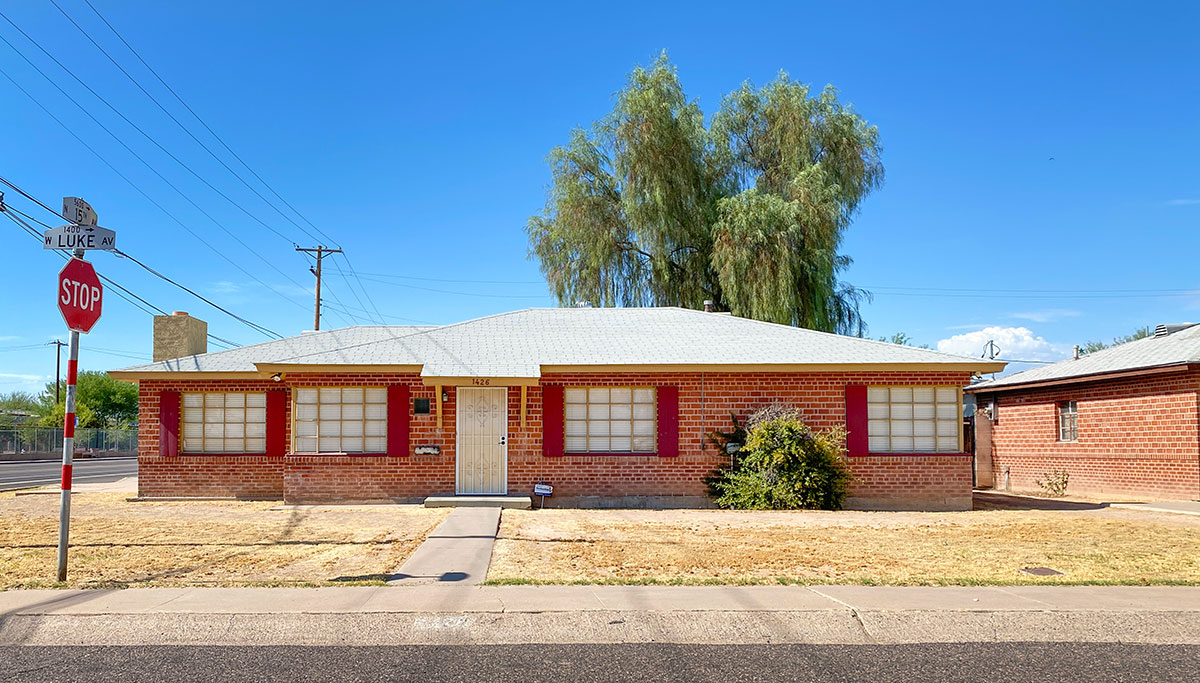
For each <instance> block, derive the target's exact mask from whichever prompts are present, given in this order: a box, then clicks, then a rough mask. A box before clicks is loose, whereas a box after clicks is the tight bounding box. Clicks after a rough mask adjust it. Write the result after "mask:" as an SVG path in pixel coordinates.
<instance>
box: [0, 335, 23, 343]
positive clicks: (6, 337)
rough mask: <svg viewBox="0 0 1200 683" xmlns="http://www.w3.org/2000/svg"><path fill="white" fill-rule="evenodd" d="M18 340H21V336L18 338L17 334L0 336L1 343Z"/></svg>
mask: <svg viewBox="0 0 1200 683" xmlns="http://www.w3.org/2000/svg"><path fill="white" fill-rule="evenodd" d="M18 339H20V337H19V336H17V335H15V334H2V335H0V342H6V341H16V340H18Z"/></svg>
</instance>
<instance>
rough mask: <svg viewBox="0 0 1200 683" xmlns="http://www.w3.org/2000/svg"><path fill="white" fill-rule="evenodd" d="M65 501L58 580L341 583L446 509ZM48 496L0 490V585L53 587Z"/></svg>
mask: <svg viewBox="0 0 1200 683" xmlns="http://www.w3.org/2000/svg"><path fill="white" fill-rule="evenodd" d="M126 495H127V494H120V493H87V494H82V495H77V496H75V497H74V498H73V500H72V504H71V551H70V559H69V566H70V571H69V574H68V578H69V581H68V583H67V585H68V586H72V587H101V586H179V585H187V586H196V585H206V586H207V585H218V586H222V585H223V586H232V585H272V584H280V585H306V584H313V585H343V584H345V583H362V582H367V583H377V582H381V581H382V580H383V579H384V578H385V577H386V576H387V575H388V574H390V573H392V572H394V571H395V570H396V569H397V568H398V567H399V566H400V565H401V564H402V563H403V562H404V560H405V559H407V558H408V556H409V555H410V554H411V553H412V551H413V550H415V549H416V547H417V546H418V545H420V543H421V542H422V541H423V540H424V539H425V536H426V535H428V533H429V532H430V531H431V530H432V529H433V527H434V526H436V525H437V524H438V523H439V522H441V521H442V519H444V518H445V516H446V514H447V510H427V509H425V508H420V507H413V506H372V507H354V506H345V507H337V506H325V507H320V508H315V509H313V508H310V509H298V510H271V508H272V507H275V506H277V505H278V503H269V502H267V503H259V502H207V501H205V502H199V501H198V502H136V503H134V502H127V501H126V500H125V497H126ZM58 504H59V499H58V496H57V495H34V496H15V495H13V494H12V493H5V494H0V589H5V588H32V587H42V586H50V585H62V584H54V583H53V582H54V578H55V577H54V574H55V567H56V562H57V560H56V558H57V550H56V549H57V544H58Z"/></svg>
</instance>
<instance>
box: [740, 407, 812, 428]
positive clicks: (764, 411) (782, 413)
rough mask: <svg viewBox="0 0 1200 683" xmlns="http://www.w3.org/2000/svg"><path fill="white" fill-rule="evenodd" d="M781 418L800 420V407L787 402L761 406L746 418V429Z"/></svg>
mask: <svg viewBox="0 0 1200 683" xmlns="http://www.w3.org/2000/svg"><path fill="white" fill-rule="evenodd" d="M779 419H785V420H796V421H800V409H799V408H797V407H796V406H793V405H789V404H787V403H772V404H770V405H767V406H765V407H762V408H759V409H758V410H756V411H754V412H753V413H752V414H751V415H750V417H748V418H746V429H747V430H749V429H754V428H755V427H757V426H758V425H760V424H762V423H764V422H769V421H771V420H779Z"/></svg>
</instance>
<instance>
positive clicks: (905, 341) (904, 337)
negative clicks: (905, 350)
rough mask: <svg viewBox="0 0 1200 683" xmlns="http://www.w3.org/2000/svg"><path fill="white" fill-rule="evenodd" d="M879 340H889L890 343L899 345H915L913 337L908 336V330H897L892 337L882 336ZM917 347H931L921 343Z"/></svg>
mask: <svg viewBox="0 0 1200 683" xmlns="http://www.w3.org/2000/svg"><path fill="white" fill-rule="evenodd" d="M879 341H881V342H887V343H889V344H897V345H899V346H914V344H913V338H912V337H910V336H908V333H907V332H897V333H896V334H893V335H892V336H890V337H880V338H879ZM917 348H920V349H928V348H930V347H929V344H921V345H920V346H918V347H917Z"/></svg>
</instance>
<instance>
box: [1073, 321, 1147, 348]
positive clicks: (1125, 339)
mask: <svg viewBox="0 0 1200 683" xmlns="http://www.w3.org/2000/svg"><path fill="white" fill-rule="evenodd" d="M1149 336H1150V327H1149V326H1146V327H1139V328H1138V329H1136V330H1134V331H1133V333H1132V334H1124V335H1121V336H1119V337H1113V340H1112V343H1111V344H1105V343H1104V342H1102V341H1099V340H1097V341H1090V342H1087V343H1086V344H1083V345H1081V346H1080V347H1079V353H1080V354H1089V353H1093V352H1096V351H1099V350H1101V349H1107V348H1109V347H1110V346H1120V345H1121V344H1128V343H1129V342H1131V341H1137V340H1139V339H1145V338H1146V337H1149Z"/></svg>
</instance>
